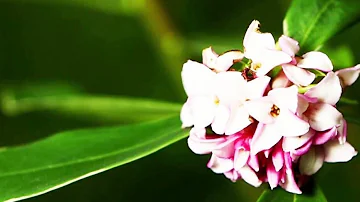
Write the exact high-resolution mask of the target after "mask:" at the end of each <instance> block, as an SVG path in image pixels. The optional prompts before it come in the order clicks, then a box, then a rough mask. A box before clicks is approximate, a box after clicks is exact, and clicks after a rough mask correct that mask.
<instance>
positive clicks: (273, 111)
mask: <svg viewBox="0 0 360 202" xmlns="http://www.w3.org/2000/svg"><path fill="white" fill-rule="evenodd" d="M279 114H280V109H279V107H278V106H276V105H273V106H272V107H271V111H270V115H271V116H272V117H277V116H279Z"/></svg>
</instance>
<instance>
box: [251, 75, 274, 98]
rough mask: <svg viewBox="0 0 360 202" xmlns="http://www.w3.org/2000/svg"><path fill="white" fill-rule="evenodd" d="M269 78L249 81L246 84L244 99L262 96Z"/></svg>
mask: <svg viewBox="0 0 360 202" xmlns="http://www.w3.org/2000/svg"><path fill="white" fill-rule="evenodd" d="M270 79H271V78H270V77H268V76H261V77H258V78H256V79H254V80H251V81H249V82H247V83H246V88H245V90H246V98H247V99H254V98H260V97H262V96H263V95H264V92H265V89H266V87H267V86H268V85H269V82H270Z"/></svg>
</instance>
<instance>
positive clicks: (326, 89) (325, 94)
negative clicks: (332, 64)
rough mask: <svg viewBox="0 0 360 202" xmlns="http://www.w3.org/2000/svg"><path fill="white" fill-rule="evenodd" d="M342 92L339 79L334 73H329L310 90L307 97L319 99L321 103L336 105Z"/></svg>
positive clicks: (306, 94)
mask: <svg viewBox="0 0 360 202" xmlns="http://www.w3.org/2000/svg"><path fill="white" fill-rule="evenodd" d="M341 92H342V89H341V85H340V80H339V77H337V76H336V75H335V73H334V72H329V73H327V75H326V76H325V78H323V79H322V80H321V81H320V83H318V84H317V85H316V86H315V87H313V88H311V89H309V90H308V91H307V92H306V93H305V96H308V97H312V98H317V99H318V101H320V102H324V103H328V104H331V105H335V104H336V103H337V102H338V101H339V99H340V96H341Z"/></svg>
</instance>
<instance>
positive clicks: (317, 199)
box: [257, 186, 327, 202]
mask: <svg viewBox="0 0 360 202" xmlns="http://www.w3.org/2000/svg"><path fill="white" fill-rule="evenodd" d="M313 188H314V189H313V190H312V193H311V194H305V193H303V194H292V193H289V192H286V191H285V190H283V189H281V188H277V189H275V190H269V189H267V190H265V191H264V192H263V193H262V194H261V196H260V197H259V199H258V200H257V202H327V200H326V198H325V196H324V194H323V192H322V191H321V189H320V187H319V186H314V187H313Z"/></svg>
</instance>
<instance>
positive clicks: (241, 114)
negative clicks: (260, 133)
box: [225, 106, 251, 135]
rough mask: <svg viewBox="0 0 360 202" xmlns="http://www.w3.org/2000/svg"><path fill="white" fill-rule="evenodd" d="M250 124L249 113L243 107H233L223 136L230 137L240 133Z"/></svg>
mask: <svg viewBox="0 0 360 202" xmlns="http://www.w3.org/2000/svg"><path fill="white" fill-rule="evenodd" d="M250 124H251V121H250V119H249V113H248V112H247V110H246V109H245V107H244V106H240V107H236V108H235V107H234V108H233V109H232V111H231V116H230V119H229V122H228V125H227V126H226V130H225V135H232V134H234V133H236V132H239V131H241V130H242V129H244V128H246V127H247V126H248V125H250Z"/></svg>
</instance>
